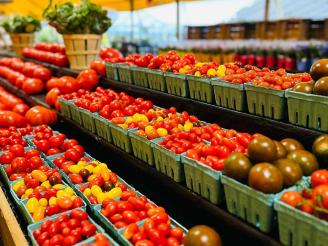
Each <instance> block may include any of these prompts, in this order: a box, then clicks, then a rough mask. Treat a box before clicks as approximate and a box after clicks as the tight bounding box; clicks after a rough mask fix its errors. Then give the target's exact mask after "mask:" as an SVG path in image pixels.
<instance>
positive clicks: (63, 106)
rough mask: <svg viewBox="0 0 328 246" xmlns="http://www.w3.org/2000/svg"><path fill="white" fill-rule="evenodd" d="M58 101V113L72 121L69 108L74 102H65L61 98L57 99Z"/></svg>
mask: <svg viewBox="0 0 328 246" xmlns="http://www.w3.org/2000/svg"><path fill="white" fill-rule="evenodd" d="M58 100H59V104H60V113H61V114H62V115H64V116H65V117H67V118H69V119H73V118H72V113H71V107H72V104H73V102H74V100H66V99H64V98H62V97H58ZM73 106H74V105H73Z"/></svg>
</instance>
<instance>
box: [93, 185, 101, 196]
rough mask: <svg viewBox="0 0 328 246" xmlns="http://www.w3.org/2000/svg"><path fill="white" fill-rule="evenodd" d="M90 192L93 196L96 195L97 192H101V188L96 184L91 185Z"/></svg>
mask: <svg viewBox="0 0 328 246" xmlns="http://www.w3.org/2000/svg"><path fill="white" fill-rule="evenodd" d="M91 193H92V195H94V196H97V195H98V194H99V193H102V190H101V188H100V187H99V186H98V185H93V186H91Z"/></svg>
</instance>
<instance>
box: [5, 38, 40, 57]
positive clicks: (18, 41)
mask: <svg viewBox="0 0 328 246" xmlns="http://www.w3.org/2000/svg"><path fill="white" fill-rule="evenodd" d="M9 35H10V38H11V42H12V44H13V49H14V51H15V52H16V54H17V55H21V51H22V49H23V48H25V47H32V46H33V43H34V37H35V35H34V33H10V34H9Z"/></svg>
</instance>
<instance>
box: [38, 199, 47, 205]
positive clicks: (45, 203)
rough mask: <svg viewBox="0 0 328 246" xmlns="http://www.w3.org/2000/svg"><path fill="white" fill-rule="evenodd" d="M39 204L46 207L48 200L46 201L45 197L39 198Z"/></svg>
mask: <svg viewBox="0 0 328 246" xmlns="http://www.w3.org/2000/svg"><path fill="white" fill-rule="evenodd" d="M39 205H40V206H42V207H46V206H48V201H47V199H45V198H41V199H40V200H39Z"/></svg>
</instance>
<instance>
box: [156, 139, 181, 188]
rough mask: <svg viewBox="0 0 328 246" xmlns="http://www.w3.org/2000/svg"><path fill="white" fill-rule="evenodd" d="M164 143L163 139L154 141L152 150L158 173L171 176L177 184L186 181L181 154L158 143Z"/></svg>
mask: <svg viewBox="0 0 328 246" xmlns="http://www.w3.org/2000/svg"><path fill="white" fill-rule="evenodd" d="M161 141H163V138H156V139H154V140H152V141H151V142H152V143H153V144H152V149H153V153H154V163H155V168H156V170H157V171H159V172H161V173H163V174H165V175H167V176H169V177H170V178H172V179H173V180H174V181H176V182H182V181H183V180H184V170H183V165H182V163H181V154H175V153H173V152H172V151H170V150H168V149H166V148H164V147H163V146H161V145H159V144H158V143H159V142H161Z"/></svg>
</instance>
